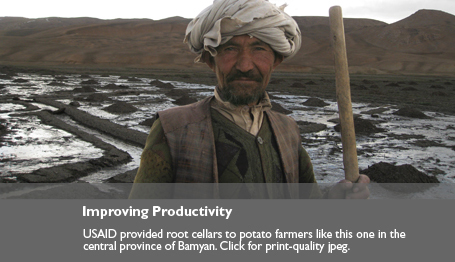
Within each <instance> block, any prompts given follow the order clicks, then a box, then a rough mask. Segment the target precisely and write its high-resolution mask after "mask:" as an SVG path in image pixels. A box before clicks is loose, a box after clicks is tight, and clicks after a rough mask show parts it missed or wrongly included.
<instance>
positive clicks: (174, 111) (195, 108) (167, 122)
mask: <svg viewBox="0 0 455 262" xmlns="http://www.w3.org/2000/svg"><path fill="white" fill-rule="evenodd" d="M211 99H212V97H207V98H205V99H203V100H201V101H198V102H195V103H192V104H188V105H184V106H177V107H173V108H169V109H166V110H163V111H160V112H158V113H157V118H159V119H161V123H162V125H163V128H164V129H165V130H168V131H171V130H174V129H178V128H181V127H183V126H186V125H188V124H189V123H194V122H200V121H202V120H204V119H205V118H207V117H208V116H209V114H208V112H210V101H211Z"/></svg>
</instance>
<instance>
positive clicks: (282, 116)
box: [266, 109, 297, 125]
mask: <svg viewBox="0 0 455 262" xmlns="http://www.w3.org/2000/svg"><path fill="white" fill-rule="evenodd" d="M266 112H267V115H268V116H269V118H273V119H275V120H280V121H283V122H286V123H287V124H290V125H297V122H296V121H295V119H294V118H292V117H290V116H288V115H285V114H283V113H280V112H278V111H275V110H273V109H271V110H268V111H266Z"/></svg>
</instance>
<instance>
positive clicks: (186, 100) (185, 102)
mask: <svg viewBox="0 0 455 262" xmlns="http://www.w3.org/2000/svg"><path fill="white" fill-rule="evenodd" d="M195 102H197V99H195V98H192V97H189V96H188V95H187V94H185V95H183V96H182V97H180V98H179V99H177V100H175V101H174V102H173V103H174V104H176V105H179V106H184V105H188V104H192V103H195Z"/></svg>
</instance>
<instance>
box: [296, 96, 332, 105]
mask: <svg viewBox="0 0 455 262" xmlns="http://www.w3.org/2000/svg"><path fill="white" fill-rule="evenodd" d="M302 105H304V106H314V107H324V106H328V105H329V104H327V103H326V102H324V101H323V100H322V99H319V98H315V97H311V98H308V100H307V101H305V102H303V103H302Z"/></svg>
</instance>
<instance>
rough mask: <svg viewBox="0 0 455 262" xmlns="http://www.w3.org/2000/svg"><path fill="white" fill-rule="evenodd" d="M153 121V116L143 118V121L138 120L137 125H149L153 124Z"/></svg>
mask: <svg viewBox="0 0 455 262" xmlns="http://www.w3.org/2000/svg"><path fill="white" fill-rule="evenodd" d="M153 123H155V118H154V117H152V118H148V119H145V120H144V121H142V122H140V123H139V125H142V126H150V127H151V126H152V125H153Z"/></svg>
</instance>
